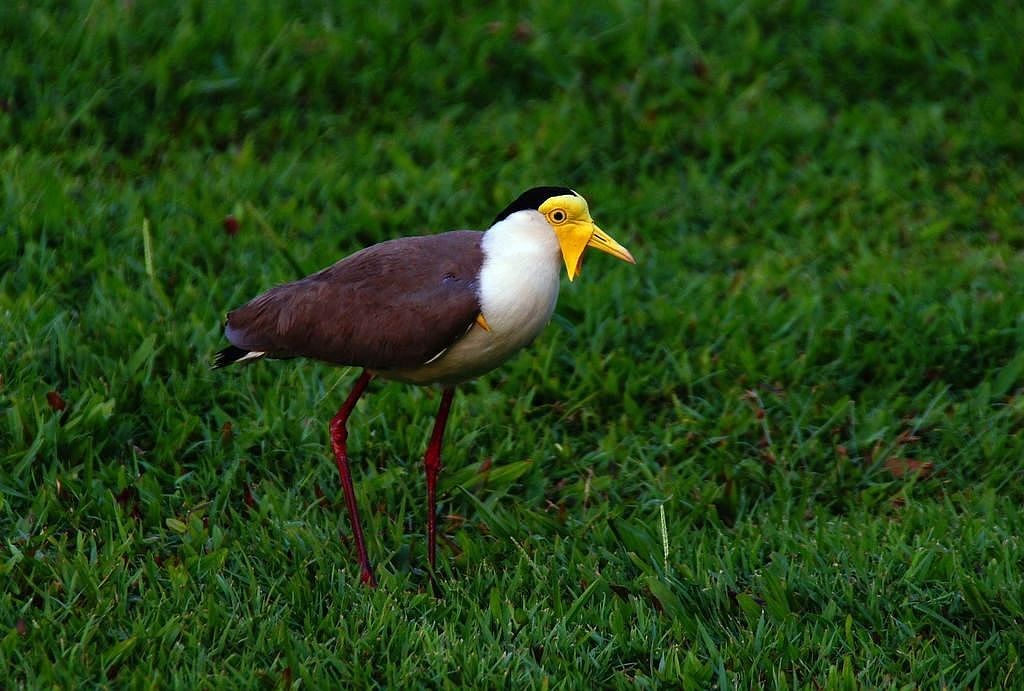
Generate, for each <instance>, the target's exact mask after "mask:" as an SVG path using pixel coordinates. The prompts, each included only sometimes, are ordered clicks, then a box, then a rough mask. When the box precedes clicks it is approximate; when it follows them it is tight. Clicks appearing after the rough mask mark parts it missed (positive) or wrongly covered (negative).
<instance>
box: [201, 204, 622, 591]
mask: <svg viewBox="0 0 1024 691" xmlns="http://www.w3.org/2000/svg"><path fill="white" fill-rule="evenodd" d="M587 247H594V248H596V249H598V250H601V251H602V252H607V253H608V254H611V255H612V256H615V257H618V258H619V259H622V260H624V261H627V262H630V263H631V264H635V263H636V261H635V260H634V259H633V255H631V254H630V253H629V251H628V250H627V249H626V248H625V247H623V246H622V245H620V244H619V243H618V242H616V241H615V240H613V239H612V238H611V236H609V235H608V234H607V233H605V232H604V231H602V230H601V229H600V228H598V227H597V225H596V224H595V223H594V220H593V219H592V218H591V217H590V210H589V208H588V206H587V202H586V200H585V199H584V198H583V197H581V196H580V195H578V194H577V193H576V192H574V191H573V190H571V189H569V188H567V187H535V188H533V189H531V190H527V191H526V192H524V193H523V194H522V195H520V196H519V198H518V199H516V200H515V201H513V202H512V203H511V204H509V205H508V206H507V207H506V208H505V209H504V210H503V211H502V212H501V213H500V214H498V216H497V218H495V219H494V223H492V224H491V226H490V228H488V229H487V230H486V231H483V232H479V231H471V230H459V231H453V232H448V233H441V234H438V235H426V236H421V237H405V238H398V239H396V240H388V241H386V242H382V243H379V244H377V245H373V246H371V247H367V248H366V249H363V250H361V251H359V252H356V253H355V254H352V255H351V256H349V257H346V258H345V259H342V260H341V261H339V262H337V263H336V264H333V265H331V266H329V267H327V268H326V269H323V270H322V271H318V272H317V273H315V274H312V275H311V276H307V277H306V278H303V279H301V280H298V281H295V282H293V283H286V284H284V285H280V286H277V287H276V288H272V289H270V290H268V291H267V292H265V293H263V294H262V295H260V296H259V297H256V298H254V299H252V300H251V301H249V302H248V303H247V304H245V305H243V306H242V307H239V308H238V309H236V310H234V311H232V312H230V313H228V316H227V322H226V326H225V335H226V336H227V339H228V341H229V342H230V343H231V345H230V346H228V347H227V348H225V349H224V350H222V351H220V352H219V353H218V354H217V358H216V361H215V362H214V367H224V366H226V365H230V364H232V363H235V362H247V361H252V360H257V359H261V358H294V357H306V358H312V359H315V360H322V361H324V362H328V363H331V364H335V365H350V366H355V367H361V368H362V369H363V371H362V374H361V375H360V376H359V379H358V380H357V381H356V384H355V388H354V389H353V390H352V393H351V394H349V396H348V398H347V399H346V401H345V403H344V404H343V405H342V406H341V409H340V410H339V411H338V413H337V415H335V416H334V418H333V419H332V420H331V423H330V435H331V445H332V447H333V448H334V456H335V459H336V461H337V465H338V473H339V474H340V476H341V487H342V490H343V492H344V494H345V503H346V504H347V506H348V513H349V518H350V519H351V522H352V534H353V537H354V540H355V545H356V551H357V552H358V554H359V566H360V576H361V579H362V581H363V582H364V583H367V584H369V585H371V586H375V585H376V583H377V581H376V578H375V576H374V573H373V568H372V567H371V565H370V560H369V558H368V556H367V553H366V543H365V540H364V539H363V530H362V527H361V525H360V521H359V510H358V508H357V507H356V498H355V492H354V490H353V488H352V475H351V473H350V471H349V464H348V453H347V449H346V437H347V431H346V423H347V421H348V418H349V415H351V413H352V409H353V408H354V407H355V405H356V402H357V401H358V400H359V397H360V396H361V395H362V394H363V392H364V391H365V390H366V387H367V385H368V384H369V383H370V380H371V379H373V378H374V377H380V378H382V379H394V380H397V381H402V382H407V383H410V384H420V385H426V384H436V385H439V386H440V387H441V389H442V394H441V406H440V410H439V411H438V413H437V419H436V421H435V422H434V431H433V434H432V435H431V437H430V442H429V445H428V446H427V452H426V456H425V458H424V461H423V464H424V467H425V471H426V476H427V555H428V561H429V563H430V572H431V578H433V574H434V570H435V566H436V565H435V554H436V551H437V536H436V533H437V518H436V493H437V476H438V472H439V471H440V469H441V442H442V437H443V436H444V429H445V423H446V422H447V419H448V410H449V408H450V407H451V403H452V395H453V394H454V392H455V385H456V384H459V383H461V382H464V381H467V380H469V379H472V378H474V377H476V376H478V375H481V374H483V373H485V372H488V371H489V370H492V369H494V368H495V367H497V366H498V365H500V364H501V363H503V362H504V361H505V360H507V359H508V358H510V357H511V356H512V355H514V354H515V353H516V352H517V351H519V350H520V349H521V348H523V347H524V346H526V345H528V344H529V343H530V342H531V341H533V339H534V338H536V337H537V335H538V334H539V333H540V332H541V330H542V329H543V328H544V326H545V325H546V324H547V323H548V321H549V320H550V319H551V314H552V312H553V311H554V309H555V302H556V301H557V299H558V286H559V276H560V274H561V266H562V265H563V264H564V266H565V269H566V272H567V273H568V275H569V280H570V281H572V280H573V279H575V278H576V276H577V275H579V272H580V265H581V262H582V259H583V252H584V250H585V249H586V248H587Z"/></svg>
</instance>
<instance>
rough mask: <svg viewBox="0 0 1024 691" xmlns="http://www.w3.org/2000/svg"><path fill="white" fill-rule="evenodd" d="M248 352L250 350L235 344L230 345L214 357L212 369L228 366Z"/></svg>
mask: <svg viewBox="0 0 1024 691" xmlns="http://www.w3.org/2000/svg"><path fill="white" fill-rule="evenodd" d="M248 354H249V351H248V350H244V349H242V348H236V347H235V346H228V347H227V348H225V349H224V350H222V351H220V352H219V353H217V356H216V357H215V358H214V359H213V365H212V366H211V367H210V369H220V368H221V367H227V366H228V365H231V364H234V363H236V362H238V361H239V360H241V359H242V358H244V357H245V356H246V355H248Z"/></svg>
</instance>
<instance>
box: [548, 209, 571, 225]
mask: <svg viewBox="0 0 1024 691" xmlns="http://www.w3.org/2000/svg"><path fill="white" fill-rule="evenodd" d="M566 218H567V216H566V214H565V211H563V210H562V209H555V210H554V211H552V212H550V213H549V214H548V219H549V220H550V221H551V222H552V223H565V219H566Z"/></svg>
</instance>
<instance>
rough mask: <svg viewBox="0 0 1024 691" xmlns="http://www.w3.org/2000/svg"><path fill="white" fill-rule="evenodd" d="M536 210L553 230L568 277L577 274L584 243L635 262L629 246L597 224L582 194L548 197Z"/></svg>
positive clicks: (624, 259)
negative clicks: (618, 240) (627, 247)
mask: <svg viewBox="0 0 1024 691" xmlns="http://www.w3.org/2000/svg"><path fill="white" fill-rule="evenodd" d="M537 210H538V211H539V212H540V213H542V214H544V217H545V218H546V219H547V220H548V223H550V224H551V227H552V228H554V230H555V236H556V237H557V238H558V244H559V246H560V247H561V249H562V259H563V260H564V261H565V270H566V273H568V274H569V280H570V281H571V280H573V279H575V278H576V276H577V275H579V272H580V264H581V262H582V259H583V251H584V250H585V249H587V247H594V248H596V249H599V250H601V251H602V252H607V253H608V254H610V255H612V256H613V257H618V258H619V259H621V260H623V261H627V262H629V263H630V264H636V259H634V258H633V255H632V254H630V253H629V250H627V249H626V248H625V247H623V246H622V245H620V244H619V243H617V242H616V241H615V240H614V239H613V238H612V236H610V235H608V234H607V233H605V232H604V231H603V230H601V229H600V228H598V227H597V224H596V223H594V219H593V218H591V217H590V208H589V207H588V206H587V200H586V199H584V198H583V197H580V196H577V195H572V194H564V195H560V196H557V197H551V198H550V199H548V200H547V201H546V202H544V203H543V204H541V205H540V207H538V209H537Z"/></svg>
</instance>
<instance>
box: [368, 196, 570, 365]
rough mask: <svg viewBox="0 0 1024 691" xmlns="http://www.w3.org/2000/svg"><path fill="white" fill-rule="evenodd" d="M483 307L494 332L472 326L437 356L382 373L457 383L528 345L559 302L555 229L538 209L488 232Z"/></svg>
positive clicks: (518, 214)
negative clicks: (419, 365)
mask: <svg viewBox="0 0 1024 691" xmlns="http://www.w3.org/2000/svg"><path fill="white" fill-rule="evenodd" d="M483 254H484V263H483V267H482V269H481V271H480V304H481V312H482V313H483V315H484V319H486V320H487V325H488V326H489V327H490V331H485V330H484V329H483V328H481V327H480V326H479V325H474V326H473V327H471V328H470V330H469V332H468V333H467V334H466V335H465V336H464V337H462V338H461V339H459V340H458V341H456V343H455V344H454V345H452V346H451V347H450V348H448V349H447V350H446V351H444V352H443V353H442V354H440V355H439V356H438V357H437V358H435V359H434V360H432V361H430V362H429V363H427V364H425V365H424V366H422V367H418V368H415V369H410V370H401V371H390V372H379V374H380V375H381V376H383V377H387V378H390V379H399V380H401V381H407V382H410V383H414V384H431V383H441V384H445V385H452V384H457V383H459V382H462V381H465V380H467V379H472V378H473V377H476V376H478V375H480V374H483V373H484V372H487V371H489V370H492V369H494V368H495V367H497V366H498V365H500V364H501V363H503V362H504V361H505V360H507V359H508V358H510V357H511V356H512V355H514V354H515V353H516V352H517V351H519V350H520V349H522V348H523V347H524V346H526V345H529V344H530V342H532V341H533V339H534V338H536V337H537V335H538V334H539V333H540V332H541V331H542V330H543V329H544V326H545V325H546V324H547V323H548V321H549V320H550V319H551V314H552V312H554V310H555V303H556V302H557V301H558V284H559V277H560V272H561V262H562V260H561V255H560V250H559V246H558V240H557V238H556V237H555V234H554V231H553V230H552V229H551V226H550V225H549V224H548V222H547V221H546V220H544V217H543V216H542V215H541V214H540V213H538V212H536V211H519V212H516V213H514V214H511V215H510V216H509V217H508V218H506V219H505V220H503V221H500V222H499V223H496V224H494V225H493V226H491V228H490V229H489V230H488V231H487V232H486V233H485V234H484V239H483Z"/></svg>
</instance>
